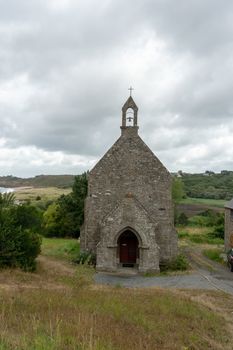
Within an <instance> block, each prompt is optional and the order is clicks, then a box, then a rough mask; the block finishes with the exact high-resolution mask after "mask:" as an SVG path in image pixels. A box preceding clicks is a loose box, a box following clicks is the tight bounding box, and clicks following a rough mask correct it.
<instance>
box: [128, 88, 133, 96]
mask: <svg viewBox="0 0 233 350" xmlns="http://www.w3.org/2000/svg"><path fill="white" fill-rule="evenodd" d="M128 90H129V91H130V96H132V91H133V90H134V88H132V86H130V87H129V88H128Z"/></svg>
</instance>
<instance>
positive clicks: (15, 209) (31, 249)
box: [0, 196, 41, 271]
mask: <svg viewBox="0 0 233 350" xmlns="http://www.w3.org/2000/svg"><path fill="white" fill-rule="evenodd" d="M8 199H9V198H6V197H3V196H2V197H0V267H7V266H8V267H20V268H22V269H24V270H26V271H33V270H35V267H36V262H35V259H36V257H37V255H38V254H39V253H40V246H41V237H40V236H39V235H38V234H37V233H35V232H34V231H33V230H34V228H36V227H37V225H39V223H38V222H40V220H39V217H37V212H36V211H35V210H34V209H35V208H33V207H28V206H16V205H15V204H14V203H13V201H9V200H8Z"/></svg>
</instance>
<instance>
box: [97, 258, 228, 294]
mask: <svg viewBox="0 0 233 350" xmlns="http://www.w3.org/2000/svg"><path fill="white" fill-rule="evenodd" d="M195 253H196V252H195ZM203 259H204V260H206V259H205V258H203ZM207 260H208V259H207ZM207 260H206V261H207ZM191 264H192V267H193V272H192V273H190V274H182V275H181V274H179V275H175V276H161V277H160V276H155V277H144V276H140V275H132V274H131V275H128V276H127V275H124V276H121V275H115V274H108V273H102V272H99V273H96V275H95V282H96V283H97V284H105V285H113V286H122V287H128V288H130V287H131V288H135V287H139V288H141V287H162V288H179V289H209V290H220V291H223V292H226V293H229V294H232V295H233V273H232V272H230V271H229V269H228V268H227V267H225V266H221V265H220V264H217V263H214V262H212V261H210V260H208V265H209V266H210V265H211V266H210V267H211V269H210V268H207V267H205V264H201V266H200V263H197V262H196V261H194V260H193V261H192V263H191Z"/></svg>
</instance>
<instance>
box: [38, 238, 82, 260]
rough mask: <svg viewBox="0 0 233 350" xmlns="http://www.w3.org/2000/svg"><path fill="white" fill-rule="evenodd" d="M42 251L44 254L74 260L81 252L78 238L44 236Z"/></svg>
mask: <svg viewBox="0 0 233 350" xmlns="http://www.w3.org/2000/svg"><path fill="white" fill-rule="evenodd" d="M41 251H42V254H43V255H47V256H54V257H56V258H61V259H66V260H69V261H72V260H73V259H75V258H76V257H77V255H78V254H79V251H80V246H79V241H78V240H77V239H71V238H67V239H64V238H45V237H43V240H42V246H41Z"/></svg>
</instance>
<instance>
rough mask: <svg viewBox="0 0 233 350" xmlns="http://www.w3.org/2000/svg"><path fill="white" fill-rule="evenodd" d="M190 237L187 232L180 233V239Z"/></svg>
mask: <svg viewBox="0 0 233 350" xmlns="http://www.w3.org/2000/svg"><path fill="white" fill-rule="evenodd" d="M187 237H189V234H188V232H185V231H178V238H181V239H182V238H187Z"/></svg>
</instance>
